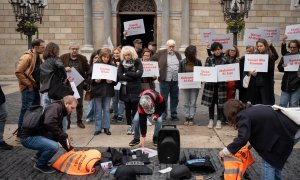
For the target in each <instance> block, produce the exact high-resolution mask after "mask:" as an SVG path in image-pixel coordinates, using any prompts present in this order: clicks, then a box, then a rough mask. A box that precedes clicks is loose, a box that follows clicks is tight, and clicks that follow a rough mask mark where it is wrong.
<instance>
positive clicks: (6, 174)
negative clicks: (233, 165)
mask: <svg viewBox="0 0 300 180" xmlns="http://www.w3.org/2000/svg"><path fill="white" fill-rule="evenodd" d="M79 149H80V148H79ZM81 149H84V148H81ZM95 149H98V150H99V151H102V152H103V151H105V149H101V148H95ZM117 149H118V148H117ZM219 150H220V149H201V148H200V149H182V150H181V155H182V154H183V152H184V154H195V155H196V156H198V157H204V156H206V155H209V156H210V157H211V162H212V164H213V166H214V167H215V169H216V172H215V173H205V172H192V178H191V179H196V176H204V179H211V180H219V179H221V178H220V176H221V175H222V172H223V168H222V165H221V162H220V160H219V158H218V157H216V156H215V154H217V153H218V152H219ZM61 151H62V150H61ZM33 154H34V151H31V150H28V149H25V148H23V147H16V148H14V150H12V151H0V179H18V180H22V179H47V180H48V179H49V180H52V179H72V180H73V179H78V180H82V179H86V180H97V179H101V180H102V179H103V180H106V179H107V180H108V179H113V175H110V174H108V173H104V172H103V171H102V170H101V168H100V166H96V170H97V171H96V172H95V173H94V174H92V175H87V176H71V175H66V174H63V173H60V172H56V173H54V174H42V173H39V172H37V171H35V170H34V169H33V168H32V166H33V162H32V160H31V159H30V157H31V156H33ZM252 154H253V156H254V159H255V161H256V162H255V163H254V164H253V165H252V166H251V167H250V168H249V169H248V170H247V173H248V174H249V178H250V179H253V180H258V179H259V176H260V166H261V161H260V158H259V157H258V155H257V153H256V152H255V151H252ZM299 160H300V149H294V151H293V153H292V154H291V156H290V157H289V159H288V162H287V163H286V165H285V167H284V169H283V171H282V176H283V177H282V179H285V180H297V179H300V167H299ZM150 161H151V163H150V164H149V165H147V166H148V167H149V168H150V169H152V171H153V175H147V176H140V177H138V179H143V180H144V179H146V180H148V179H149V180H165V179H168V178H169V177H170V173H166V174H160V173H159V172H158V170H161V169H164V168H167V167H176V166H178V164H160V163H159V161H158V159H157V156H156V157H153V158H150ZM243 179H246V178H243Z"/></svg>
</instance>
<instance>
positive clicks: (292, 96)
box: [280, 87, 300, 107]
mask: <svg viewBox="0 0 300 180" xmlns="http://www.w3.org/2000/svg"><path fill="white" fill-rule="evenodd" d="M299 99H300V87H299V88H298V89H297V90H296V91H294V92H286V91H281V97H280V106H282V107H288V105H289V107H298V103H299Z"/></svg>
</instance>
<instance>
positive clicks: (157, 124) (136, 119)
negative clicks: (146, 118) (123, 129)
mask: <svg viewBox="0 0 300 180" xmlns="http://www.w3.org/2000/svg"><path fill="white" fill-rule="evenodd" d="M132 124H133V129H134V136H133V137H134V139H140V137H141V133H140V116H139V112H136V113H135V115H134V118H133V120H132ZM161 125H162V117H161V116H160V117H159V118H158V119H157V121H156V122H155V127H154V134H153V137H158V132H159V130H160V129H161Z"/></svg>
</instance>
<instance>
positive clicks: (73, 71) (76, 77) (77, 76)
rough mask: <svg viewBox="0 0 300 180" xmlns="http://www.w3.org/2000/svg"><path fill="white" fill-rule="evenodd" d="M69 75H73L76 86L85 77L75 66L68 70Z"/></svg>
mask: <svg viewBox="0 0 300 180" xmlns="http://www.w3.org/2000/svg"><path fill="white" fill-rule="evenodd" d="M67 75H68V77H71V78H72V79H73V80H72V81H73V82H74V83H75V85H76V86H78V85H79V84H80V83H81V82H82V81H83V80H84V79H83V77H82V76H81V74H80V73H79V72H78V71H77V70H76V69H75V68H74V67H72V68H71V71H69V72H67Z"/></svg>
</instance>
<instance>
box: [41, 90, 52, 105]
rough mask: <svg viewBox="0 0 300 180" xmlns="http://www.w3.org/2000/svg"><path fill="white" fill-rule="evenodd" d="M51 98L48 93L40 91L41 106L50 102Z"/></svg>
mask: <svg viewBox="0 0 300 180" xmlns="http://www.w3.org/2000/svg"><path fill="white" fill-rule="evenodd" d="M51 102H52V100H51V99H50V98H49V96H48V93H47V92H45V93H42V94H41V105H42V106H48V105H49V104H51Z"/></svg>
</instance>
